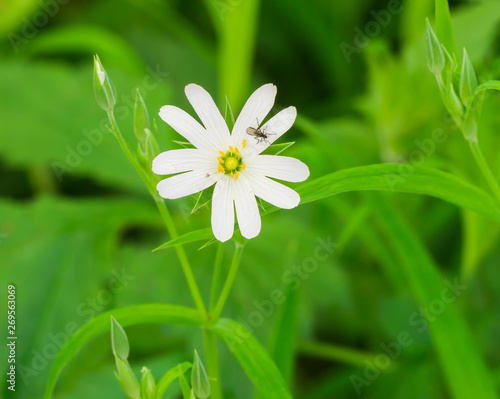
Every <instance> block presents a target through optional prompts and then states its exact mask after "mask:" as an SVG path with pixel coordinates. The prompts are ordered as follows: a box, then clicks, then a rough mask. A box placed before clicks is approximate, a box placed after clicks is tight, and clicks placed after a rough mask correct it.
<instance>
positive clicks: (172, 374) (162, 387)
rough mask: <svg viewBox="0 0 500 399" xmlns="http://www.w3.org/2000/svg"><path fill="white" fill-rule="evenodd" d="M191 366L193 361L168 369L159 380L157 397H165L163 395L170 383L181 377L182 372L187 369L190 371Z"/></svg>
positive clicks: (160, 398)
mask: <svg viewBox="0 0 500 399" xmlns="http://www.w3.org/2000/svg"><path fill="white" fill-rule="evenodd" d="M191 366H192V365H191V363H189V362H184V363H181V364H179V365H178V366H175V367H173V368H171V369H170V370H168V371H167V372H166V373H165V375H164V376H163V377H161V379H160V381H158V385H157V387H156V399H163V395H164V394H165V392H166V390H167V389H168V387H169V386H170V384H171V383H172V382H173V381H174V380H175V379H176V378H179V376H180V375H181V374H184V373H185V372H186V371H188V370H189V369H190V368H191Z"/></svg>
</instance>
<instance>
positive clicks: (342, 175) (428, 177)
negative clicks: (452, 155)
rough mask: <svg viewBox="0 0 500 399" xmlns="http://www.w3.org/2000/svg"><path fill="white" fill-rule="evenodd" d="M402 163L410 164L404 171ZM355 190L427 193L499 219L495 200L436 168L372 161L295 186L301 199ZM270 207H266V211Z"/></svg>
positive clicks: (312, 199)
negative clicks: (408, 169)
mask: <svg viewBox="0 0 500 399" xmlns="http://www.w3.org/2000/svg"><path fill="white" fill-rule="evenodd" d="M405 167H408V168H411V169H410V170H411V172H407V171H406V170H407V169H405ZM357 190H382V191H401V192H407V193H413V194H424V195H430V196H432V197H436V198H439V199H442V200H444V201H447V202H450V203H452V204H455V205H457V206H459V207H462V208H466V209H470V210H473V211H474V212H477V213H479V214H482V215H484V216H487V217H488V218H490V219H493V220H500V207H499V205H498V204H497V202H496V201H495V200H494V199H493V198H492V197H491V196H490V195H488V194H487V193H486V192H484V191H483V190H481V189H480V188H478V187H476V186H473V185H472V184H470V183H467V182H465V181H463V180H461V179H460V178H458V177H456V176H453V175H451V174H449V173H446V172H442V171H439V170H437V169H431V168H425V167H416V166H411V165H403V164H401V165H398V164H375V165H368V166H360V167H357V168H350V169H344V170H340V171H338V172H334V173H330V174H328V175H325V176H322V177H320V178H317V179H314V180H311V181H309V182H307V183H305V184H303V185H302V186H300V187H299V188H298V189H297V192H298V193H299V194H300V197H301V203H308V202H311V201H316V200H318V199H321V198H324V197H327V196H330V195H335V194H339V193H344V192H349V191H357ZM272 210H274V208H270V211H272Z"/></svg>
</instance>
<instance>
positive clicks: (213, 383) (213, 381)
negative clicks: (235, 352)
mask: <svg viewBox="0 0 500 399" xmlns="http://www.w3.org/2000/svg"><path fill="white" fill-rule="evenodd" d="M216 338H217V337H216V336H215V334H214V333H213V332H212V331H210V330H209V329H207V328H204V329H203V344H204V347H205V359H206V362H207V374H208V378H209V380H210V398H211V399H222V389H221V384H220V372H219V355H218V354H217V339H216Z"/></svg>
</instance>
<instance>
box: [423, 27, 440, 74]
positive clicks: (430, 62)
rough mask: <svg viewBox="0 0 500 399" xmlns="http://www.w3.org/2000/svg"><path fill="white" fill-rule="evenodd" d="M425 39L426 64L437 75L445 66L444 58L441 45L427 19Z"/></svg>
mask: <svg viewBox="0 0 500 399" xmlns="http://www.w3.org/2000/svg"><path fill="white" fill-rule="evenodd" d="M425 39H426V43H427V66H428V67H429V70H430V71H431V72H432V73H433V74H435V75H437V74H438V73H441V71H442V70H443V69H444V67H445V58H444V52H443V47H442V46H441V43H440V42H439V39H438V38H437V36H436V34H435V33H434V31H433V30H432V26H431V23H430V22H429V20H427V34H426V37H425Z"/></svg>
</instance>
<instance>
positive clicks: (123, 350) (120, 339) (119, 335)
mask: <svg viewBox="0 0 500 399" xmlns="http://www.w3.org/2000/svg"><path fill="white" fill-rule="evenodd" d="M111 348H112V349H113V355H115V357H119V358H120V359H122V360H127V359H128V355H129V353H130V346H129V343H128V338H127V334H126V333H125V330H124V329H123V327H122V326H120V324H119V323H118V322H117V321H116V319H115V318H114V317H113V316H111Z"/></svg>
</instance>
